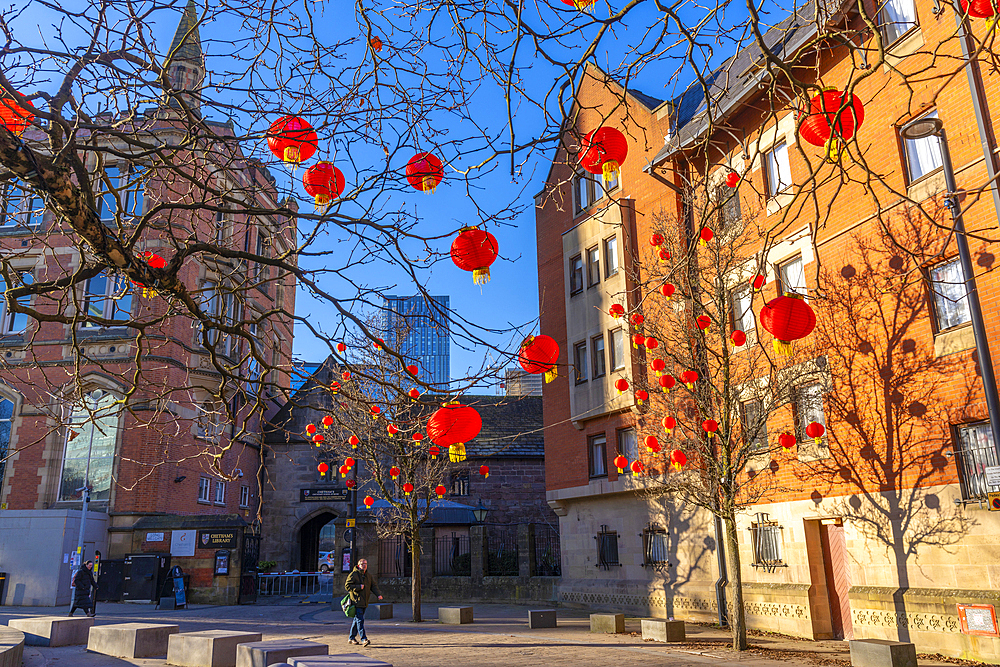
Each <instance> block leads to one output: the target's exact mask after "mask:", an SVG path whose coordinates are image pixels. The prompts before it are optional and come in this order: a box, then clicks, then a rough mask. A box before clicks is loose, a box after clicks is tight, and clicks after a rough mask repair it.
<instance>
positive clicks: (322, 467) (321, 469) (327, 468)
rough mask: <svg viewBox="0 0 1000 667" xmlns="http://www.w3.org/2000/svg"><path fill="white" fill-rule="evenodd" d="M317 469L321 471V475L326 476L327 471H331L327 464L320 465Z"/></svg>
mask: <svg viewBox="0 0 1000 667" xmlns="http://www.w3.org/2000/svg"><path fill="white" fill-rule="evenodd" d="M316 469H317V470H319V474H321V475H325V474H326V471H327V470H329V469H330V466H328V465H327V464H325V463H320V464H319V465H318V466H316Z"/></svg>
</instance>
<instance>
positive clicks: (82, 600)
mask: <svg viewBox="0 0 1000 667" xmlns="http://www.w3.org/2000/svg"><path fill="white" fill-rule="evenodd" d="M93 569H94V561H92V560H88V561H87V562H86V563H84V565H83V567H81V568H80V569H79V570H77V571H76V575H75V576H74V577H73V588H74V590H75V593H74V594H73V608H72V609H70V610H69V615H70V616H72V615H73V612H75V611H76V609H77V607H79V608H80V609H83V612H84V613H85V614H87V616H94V615H95V614H96V613H97V612H96V611H95V610H94V597H96V595H94V594H95V593H96V592H97V581H96V580H95V579H94V573H93Z"/></svg>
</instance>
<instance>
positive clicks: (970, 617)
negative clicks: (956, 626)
mask: <svg viewBox="0 0 1000 667" xmlns="http://www.w3.org/2000/svg"><path fill="white" fill-rule="evenodd" d="M958 620H959V621H961V623H962V632H964V633H965V634H967V635H983V636H986V637H1000V632H998V631H997V614H996V610H995V609H994V608H993V605H991V604H960V605H958Z"/></svg>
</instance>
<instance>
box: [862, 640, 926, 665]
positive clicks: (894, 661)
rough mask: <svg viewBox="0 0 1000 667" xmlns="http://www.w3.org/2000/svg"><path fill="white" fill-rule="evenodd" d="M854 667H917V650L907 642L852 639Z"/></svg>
mask: <svg viewBox="0 0 1000 667" xmlns="http://www.w3.org/2000/svg"><path fill="white" fill-rule="evenodd" d="M851 664H852V665H854V667H917V648H916V646H914V645H913V644H911V643H909V642H894V641H889V640H887V639H852V640H851Z"/></svg>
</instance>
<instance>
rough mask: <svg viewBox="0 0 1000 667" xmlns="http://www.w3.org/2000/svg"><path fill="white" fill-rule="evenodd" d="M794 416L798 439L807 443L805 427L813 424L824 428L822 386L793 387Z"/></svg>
mask: <svg viewBox="0 0 1000 667" xmlns="http://www.w3.org/2000/svg"><path fill="white" fill-rule="evenodd" d="M794 391H795V416H796V418H797V419H796V421H797V424H796V425H797V426H798V431H799V433H798V436H797V437H798V439H799V441H801V442H807V441H808V440H807V439H808V438H809V436H807V435H806V427H807V426H809V424H811V423H813V422H817V423H819V424H823V426H824V427H825V426H826V419H825V418H824V416H823V385H822V384H821V383H819V382H812V383H809V384H803V385H799V386H798V387H795V389H794Z"/></svg>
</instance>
